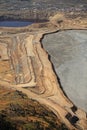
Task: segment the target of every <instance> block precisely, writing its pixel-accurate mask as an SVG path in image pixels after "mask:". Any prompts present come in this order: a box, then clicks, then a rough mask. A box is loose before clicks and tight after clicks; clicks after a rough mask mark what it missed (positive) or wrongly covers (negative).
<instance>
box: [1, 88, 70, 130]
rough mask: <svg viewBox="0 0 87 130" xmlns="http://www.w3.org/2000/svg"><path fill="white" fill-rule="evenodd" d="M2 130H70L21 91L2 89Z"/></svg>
mask: <svg viewBox="0 0 87 130" xmlns="http://www.w3.org/2000/svg"><path fill="white" fill-rule="evenodd" d="M2 89H3V92H2V93H1V97H0V101H1V103H2V104H1V103H0V129H1V130H68V129H67V128H66V126H65V125H64V124H62V123H61V122H60V120H59V119H58V118H57V117H56V115H55V114H54V113H53V112H52V111H51V110H49V109H48V108H47V107H46V106H44V105H41V104H40V103H39V102H37V101H35V100H32V99H28V98H27V96H26V95H25V94H23V93H22V92H19V91H12V90H6V89H5V88H2V87H1V88H0V92H1V91H2ZM3 102H4V103H3Z"/></svg>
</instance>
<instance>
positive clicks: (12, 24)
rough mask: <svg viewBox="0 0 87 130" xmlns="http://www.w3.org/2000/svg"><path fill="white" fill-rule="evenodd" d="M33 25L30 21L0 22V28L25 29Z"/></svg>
mask: <svg viewBox="0 0 87 130" xmlns="http://www.w3.org/2000/svg"><path fill="white" fill-rule="evenodd" d="M31 24H32V22H29V21H0V27H23V26H28V25H31Z"/></svg>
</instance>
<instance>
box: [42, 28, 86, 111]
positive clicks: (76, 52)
mask: <svg viewBox="0 0 87 130" xmlns="http://www.w3.org/2000/svg"><path fill="white" fill-rule="evenodd" d="M42 43H43V47H44V48H45V50H47V52H48V54H49V55H50V56H51V61H52V63H53V66H54V69H55V72H56V74H57V75H58V77H59V79H60V83H61V85H62V87H63V89H64V91H65V93H66V95H67V96H68V97H69V98H70V99H71V100H72V101H73V102H74V103H75V104H76V105H77V106H78V107H80V108H82V109H84V110H85V111H86V112H87V30H67V31H61V32H57V33H53V34H48V35H45V37H44V38H43V40H42Z"/></svg>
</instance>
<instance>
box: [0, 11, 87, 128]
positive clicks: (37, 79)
mask: <svg viewBox="0 0 87 130" xmlns="http://www.w3.org/2000/svg"><path fill="white" fill-rule="evenodd" d="M67 29H87V19H86V18H84V19H81V18H76V19H72V20H71V19H69V18H66V17H65V16H64V14H61V13H59V14H56V15H55V16H54V17H50V18H49V22H47V23H40V24H33V25H31V26H30V27H29V26H28V27H24V28H16V29H13V28H10V29H8V28H1V33H0V48H1V51H0V55H1V56H0V62H1V64H0V65H1V67H0V69H1V70H0V85H1V86H5V87H9V88H10V89H12V88H13V89H16V90H17V91H22V92H23V93H25V94H26V95H27V96H28V97H29V98H31V99H34V100H36V101H38V102H40V103H41V104H43V105H46V106H47V107H48V108H49V109H51V110H52V111H53V112H54V113H55V114H56V116H57V117H58V119H59V120H61V121H62V122H63V123H64V124H66V126H67V127H68V128H69V129H71V130H77V129H78V130H79V129H81V130H83V129H84V130H86V129H87V116H86V113H85V112H84V111H82V110H81V109H79V108H77V107H76V106H75V105H74V104H73V103H72V102H71V101H70V100H69V99H68V98H67V97H66V96H65V95H64V93H63V92H62V90H61V88H60V84H59V83H58V80H57V77H56V75H55V73H54V71H53V68H52V64H51V63H50V61H49V57H48V54H47V53H46V51H45V50H44V49H43V48H42V46H41V39H42V37H43V35H44V34H46V33H52V32H54V31H58V30H67Z"/></svg>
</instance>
